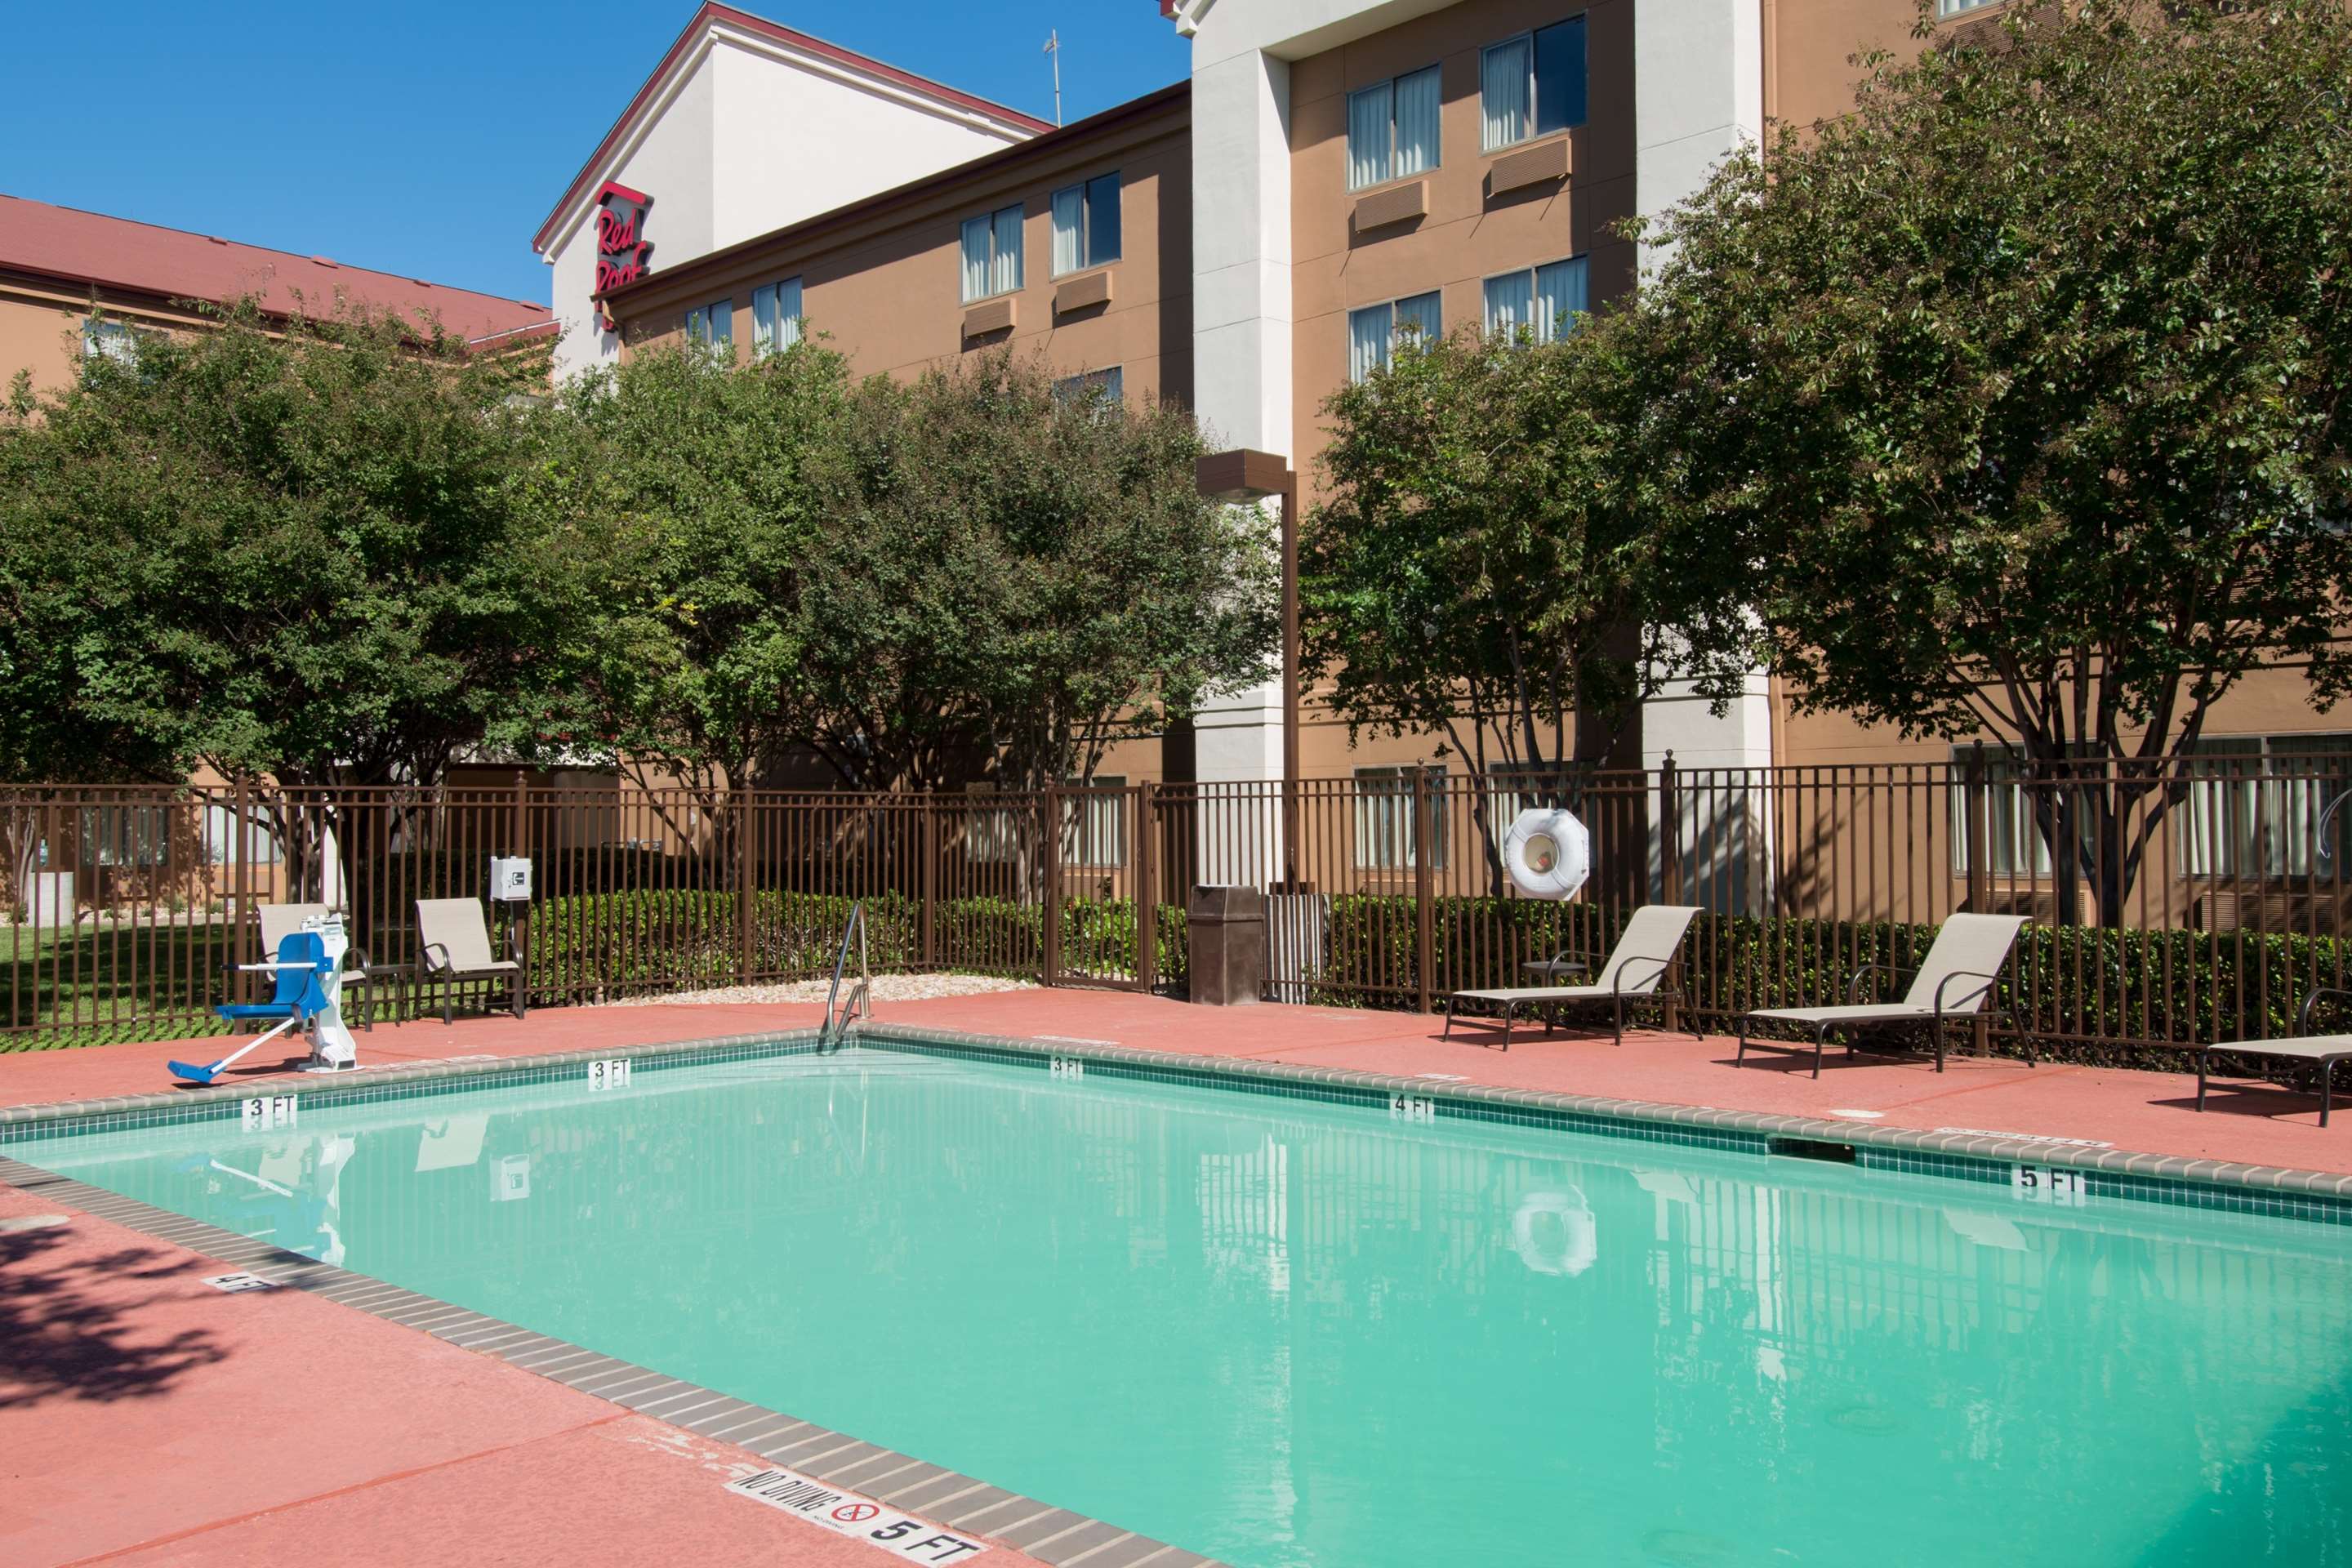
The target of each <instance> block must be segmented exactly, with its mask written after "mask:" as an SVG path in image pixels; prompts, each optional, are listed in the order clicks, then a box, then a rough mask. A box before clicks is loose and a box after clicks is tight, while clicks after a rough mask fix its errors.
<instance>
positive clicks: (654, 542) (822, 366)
mask: <svg viewBox="0 0 2352 1568" xmlns="http://www.w3.org/2000/svg"><path fill="white" fill-rule="evenodd" d="M849 399H850V387H849V382H848V377H847V374H846V372H845V368H844V366H843V363H842V362H841V358H840V356H839V355H837V354H835V353H831V352H830V351H828V350H826V349H824V348H822V347H819V346H817V345H815V344H813V343H802V344H798V345H795V346H794V347H793V348H792V349H790V350H789V351H788V352H786V353H781V354H773V355H767V356H763V357H761V358H760V359H758V360H756V361H754V362H752V363H750V364H748V365H744V366H741V367H740V368H739V367H737V366H735V365H734V364H732V363H730V362H729V361H727V360H725V359H723V358H722V357H721V356H720V355H719V353H714V352H713V351H711V350H710V349H708V348H705V347H702V346H699V345H687V346H685V347H682V348H675V349H667V350H656V351H651V352H646V353H638V354H635V355H634V356H633V357H632V358H631V359H630V361H629V362H628V363H626V364H625V365H623V366H621V367H620V368H618V369H617V370H605V371H600V372H597V373H593V374H590V375H587V376H584V377H583V378H581V379H580V380H579V381H577V382H575V383H573V384H571V385H570V386H568V387H567V388H566V389H565V391H564V394H563V396H562V407H561V412H562V416H564V417H563V418H562V419H561V420H559V421H558V422H557V423H556V425H555V431H556V440H555V441H554V443H553V444H552V445H551V447H550V450H549V453H548V457H547V459H546V461H545V463H544V464H543V466H542V467H541V470H540V472H539V474H538V476H537V479H536V481H535V483H534V486H533V495H534V504H535V505H536V506H537V507H539V508H540V509H541V511H542V514H543V515H544V516H545V518H546V519H547V520H548V521H547V522H546V524H545V526H546V527H548V528H549V529H551V530H560V531H563V532H565V533H567V534H568V535H569V536H571V537H572V538H573V539H575V540H576V541H577V547H576V553H575V556H574V570H575V571H576V572H578V573H579V574H581V575H582V576H583V578H584V579H585V584H586V585H585V587H584V589H583V601H584V603H585V605H586V606H587V608H588V616H587V618H586V619H585V620H584V622H583V624H582V625H581V626H579V627H578V628H576V636H577V637H578V639H579V642H580V646H581V647H582V648H583V651H584V657H583V659H582V661H581V662H582V664H583V667H584V668H585V669H586V671H587V696H588V699H589V700H590V701H591V703H592V704H593V707H594V709H595V710H596V712H597V714H598V715H599V719H598V726H599V728H600V729H601V731H602V732H603V734H604V736H605V737H606V738H608V739H609V740H610V742H612V743H613V744H614V745H615V746H616V747H617V748H618V749H619V750H620V751H621V752H623V753H624V754H625V755H627V756H629V757H631V758H633V759H636V760H640V761H650V762H657V763H659V764H660V765H662V766H663V767H664V768H666V769H667V770H668V771H669V772H671V773H674V774H675V775H676V776H677V778H678V779H679V780H680V781H681V782H682V783H684V784H687V785H688V787H689V788H693V789H695V790H697V791H698V794H701V795H704V796H706V797H708V798H709V799H715V798H716V796H717V794H718V792H719V791H721V790H722V789H724V788H725V787H726V786H727V785H728V784H730V783H735V784H740V783H741V782H742V781H743V780H745V779H746V778H748V777H749V776H750V775H751V770H752V766H753V764H754V763H755V762H756V761H757V759H758V758H759V757H760V756H761V754H762V753H763V752H770V751H772V749H773V748H775V747H777V746H779V745H782V744H783V743H785V742H789V741H792V740H794V739H797V738H798V737H800V736H801V735H803V734H804V733H806V732H807V731H808V729H809V725H810V714H811V711H812V708H811V703H812V700H813V687H812V683H811V681H810V680H809V679H808V674H807V669H806V656H807V628H806V625H805V613H804V612H805V608H806V602H807V593H806V589H807V581H808V580H807V566H808V562H809V558H810V556H811V555H812V553H813V552H814V551H815V550H816V549H817V548H818V546H819V544H820V542H821V541H822V540H823V539H824V535H825V534H826V532H827V531H830V530H833V529H837V528H840V527H842V526H844V525H845V520H846V519H847V518H848V517H849V516H850V515H851V514H852V513H853V512H854V510H855V506H856V486H855V475H854V473H853V472H852V471H851V470H850V469H849V468H848V467H847V464H846V459H847V456H848V448H847V445H846V441H845V416H846V412H847V409H848V405H849Z"/></svg>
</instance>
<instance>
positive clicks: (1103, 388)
mask: <svg viewBox="0 0 2352 1568" xmlns="http://www.w3.org/2000/svg"><path fill="white" fill-rule="evenodd" d="M1125 369H1126V367H1125V366H1123V365H1116V364H1115V365H1113V366H1111V367H1110V368H1109V369H1108V370H1090V371H1088V372H1087V373H1086V374H1084V375H1067V376H1064V377H1063V378H1062V379H1061V380H1059V381H1057V382H1055V384H1054V396H1055V399H1056V400H1057V401H1059V402H1063V403H1083V402H1085V401H1087V399H1089V398H1092V399H1097V400H1098V401H1099V402H1100V403H1101V404H1102V405H1104V406H1105V407H1112V406H1115V405H1118V403H1119V402H1120V400H1121V399H1123V398H1124V397H1125V396H1126V395H1127V377H1126V375H1125V374H1124V371H1125Z"/></svg>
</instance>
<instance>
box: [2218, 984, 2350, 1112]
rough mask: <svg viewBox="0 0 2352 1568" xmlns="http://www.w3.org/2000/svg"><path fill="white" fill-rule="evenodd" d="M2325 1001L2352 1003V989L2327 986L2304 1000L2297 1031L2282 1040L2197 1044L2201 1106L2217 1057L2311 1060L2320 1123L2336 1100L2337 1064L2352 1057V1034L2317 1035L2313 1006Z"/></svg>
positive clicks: (2299, 1011)
mask: <svg viewBox="0 0 2352 1568" xmlns="http://www.w3.org/2000/svg"><path fill="white" fill-rule="evenodd" d="M2323 1000H2333V1001H2336V1002H2338V1003H2346V1002H2352V991H2338V990H2336V988H2335V987H2333V986H2323V987H2322V988H2320V989H2319V990H2317V991H2315V992H2313V993H2312V994H2310V995H2308V996H2305V998H2304V999H2303V1005H2302V1007H2300V1008H2299V1009H2297V1010H2296V1012H2295V1015H2294V1034H2292V1035H2290V1036H2288V1037H2285V1038H2284V1039H2278V1040H2218V1041H2216V1042H2214V1043H2213V1044H2212V1045H2210V1046H2200V1047H2197V1109H2198V1110H2204V1109H2205V1079H2206V1076H2207V1073H2208V1071H2209V1070H2210V1067H2211V1063H2212V1059H2213V1058H2214V1056H2215V1055H2216V1054H2217V1053H2218V1054H2220V1055H2222V1056H2231V1057H2268V1058H2271V1059H2273V1061H2293V1062H2309V1063H2310V1064H2311V1065H2312V1066H2314V1067H2315V1068H2318V1069H2319V1124H2320V1125H2321V1126H2322V1127H2325V1126H2326V1125H2327V1112H2328V1110H2330V1109H2331V1108H2332V1106H2333V1104H2334V1102H2335V1100H2336V1063H2337V1062H2340V1061H2344V1060H2346V1059H2347V1058H2352V1035H2315V1034H2313V1033H2312V1032H2311V1014H2312V1009H2313V1008H2314V1007H2315V1006H2316V1005H2318V1004H2319V1003H2320V1002H2321V1001H2323Z"/></svg>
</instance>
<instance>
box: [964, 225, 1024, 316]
mask: <svg viewBox="0 0 2352 1568" xmlns="http://www.w3.org/2000/svg"><path fill="white" fill-rule="evenodd" d="M1020 287H1021V208H1020V206H1019V205H1018V204H1015V205H1013V206H1009V207H999V208H997V209H996V210H995V211H994V212H992V213H986V214H983V215H982V216H979V217H974V218H966V219H965V220H964V225H963V298H964V302H965V303H966V304H970V303H971V301H972V300H985V299H987V298H988V297H989V296H990V295H992V294H1010V293H1011V292H1013V290H1014V289H1018V288H1020Z"/></svg>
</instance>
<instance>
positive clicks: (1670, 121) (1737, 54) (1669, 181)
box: [1633, 0, 1772, 768]
mask: <svg viewBox="0 0 2352 1568" xmlns="http://www.w3.org/2000/svg"><path fill="white" fill-rule="evenodd" d="M1763 134H1764V54H1763V22H1762V15H1761V12H1760V10H1759V5H1758V0H1665V3H1663V4H1651V3H1649V0H1643V4H1640V5H1637V6H1636V7H1635V9H1634V12H1633V147H1634V174H1633V179H1634V192H1635V199H1636V200H1637V201H1638V202H1639V203H1640V205H1641V209H1642V214H1643V216H1645V217H1654V216H1658V215H1660V214H1662V213H1664V211H1666V209H1667V208H1669V207H1671V206H1673V205H1675V203H1677V202H1680V201H1682V200H1683V199H1684V198H1685V197H1687V196H1689V195H1693V194H1695V193H1696V191H1697V190H1698V189H1699V187H1700V186H1701V185H1703V184H1706V180H1707V177H1708V175H1709V174H1712V173H1713V172H1714V171H1715V169H1716V167H1717V165H1718V164H1720V163H1722V162H1723V160H1724V159H1725V158H1727V157H1728V156H1729V155H1730V154H1731V153H1734V152H1736V151H1737V150H1738V148H1740V147H1741V146H1743V145H1750V144H1754V143H1756V142H1760V141H1761V140H1762V138H1763ZM1657 260H1658V257H1657V256H1656V255H1655V254H1654V253H1651V254H1647V255H1645V256H1644V258H1643V261H1644V265H1654V264H1655V262H1656V261H1657ZM1668 752H1672V753H1673V754H1674V758H1675V762H1677V763H1680V764H1682V765H1683V766H1684V767H1686V768H1756V767H1767V766H1769V765H1770V763H1771V761H1772V712H1771V701H1770V693H1769V687H1768V685H1767V683H1766V681H1765V678H1764V677H1763V675H1762V674H1761V673H1758V674H1755V675H1751V676H1750V677H1749V678H1748V682H1747V687H1746V689H1745V690H1744V691H1743V692H1742V693H1741V694H1740V695H1739V696H1738V697H1736V698H1734V699H1733V700H1732V701H1731V703H1730V705H1729V708H1728V709H1727V711H1725V712H1723V713H1720V714H1718V713H1717V712H1715V711H1714V710H1713V705H1712V704H1710V703H1709V702H1707V701H1706V700H1702V699H1700V698H1697V697H1696V696H1694V695H1692V693H1691V690H1690V688H1689V685H1688V684H1687V683H1686V682H1680V681H1676V682H1671V683H1669V684H1668V685H1667V687H1666V689H1664V691H1662V692H1661V693H1660V694H1659V695H1658V696H1656V697H1654V698H1653V699H1651V700H1650V701H1649V702H1647V703H1646V704H1644V705H1643V710H1642V762H1643V765H1644V766H1645V767H1653V768H1654V767H1656V766H1658V765H1659V764H1660V763H1663V762H1664V760H1665V758H1666V754H1667V753H1668Z"/></svg>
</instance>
